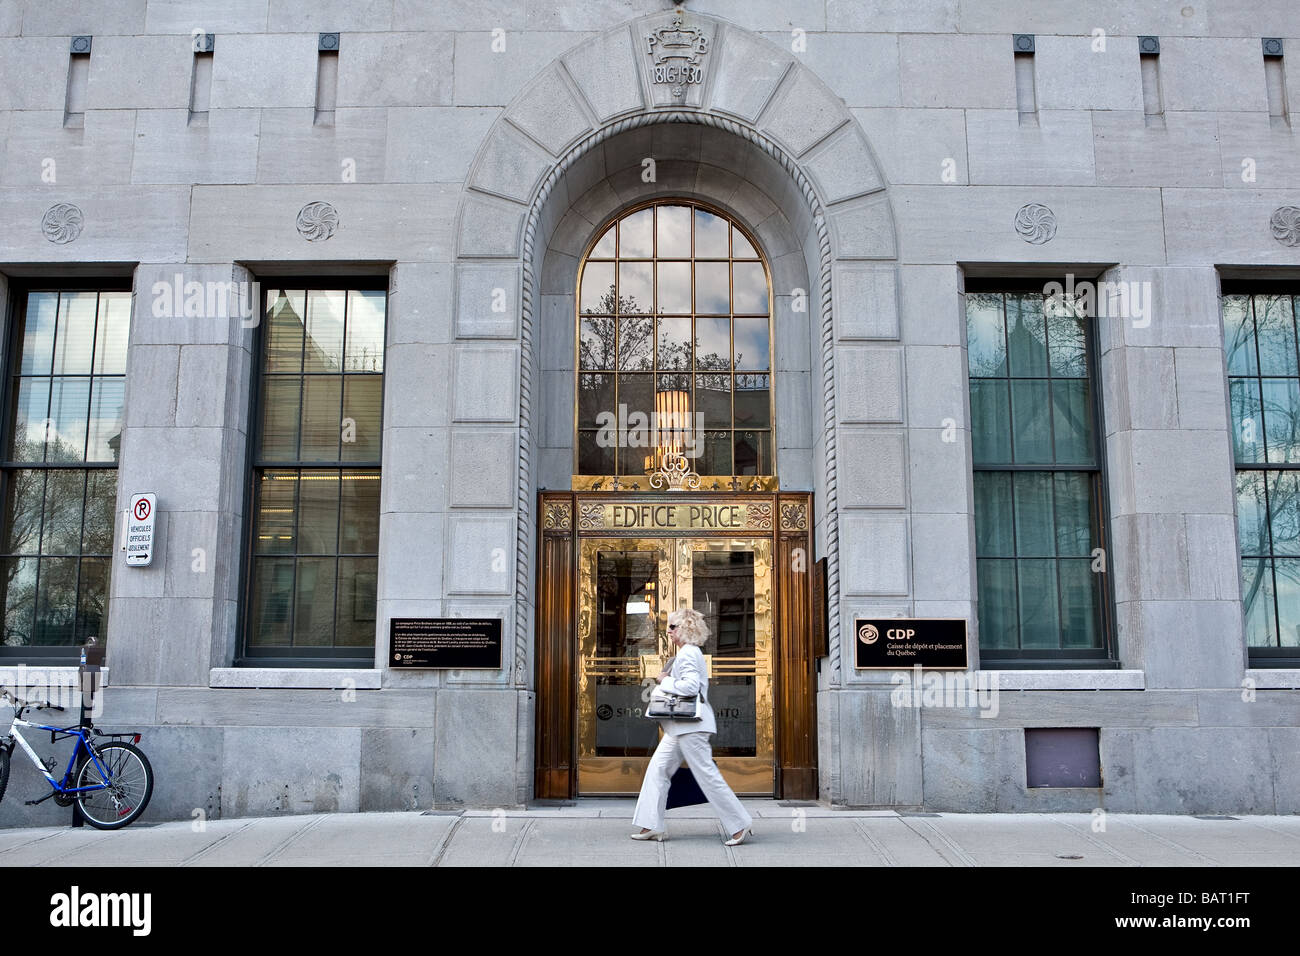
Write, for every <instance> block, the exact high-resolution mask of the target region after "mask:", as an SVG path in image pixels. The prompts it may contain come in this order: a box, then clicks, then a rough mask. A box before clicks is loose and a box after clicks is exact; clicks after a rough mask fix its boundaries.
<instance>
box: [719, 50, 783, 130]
mask: <svg viewBox="0 0 1300 956" xmlns="http://www.w3.org/2000/svg"><path fill="white" fill-rule="evenodd" d="M713 56H714V57H716V59H715V60H714V62H713V77H712V80H711V81H710V82H711V95H710V97H709V107H710V108H711V109H714V110H718V111H719V112H723V113H730V114H731V115H732V116H735V117H737V118H739V119H741V120H744V121H745V122H747V123H750V124H752V123H754V122H755V121H756V120H757V119H758V117H759V114H760V113H761V112H762V110H763V107H764V106H765V105H766V104H767V101H768V100H769V99H771V98H772V91H773V90H775V89H776V88H777V85H778V84H779V83H780V82H781V78H782V77H783V76H785V74H786V73H787V72H788V71H789V69H790V65H791V64H792V63H794V62H795V60H794V57H793V56H792V55H791V54H788V53H785V52H784V51H782V50H781V48H780V47H778V46H777V45H776V44H774V43H770V42H768V41H766V40H764V39H763V38H761V37H757V36H754V35H753V34H752V33H749V32H748V31H746V30H741V29H739V28H736V27H727V28H724V29H723V31H722V41H721V43H719V44H718V48H717V49H715V50H714V52H713Z"/></svg>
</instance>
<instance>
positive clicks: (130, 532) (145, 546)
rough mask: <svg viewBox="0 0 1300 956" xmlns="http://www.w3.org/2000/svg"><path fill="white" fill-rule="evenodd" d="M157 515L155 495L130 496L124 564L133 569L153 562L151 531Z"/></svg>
mask: <svg viewBox="0 0 1300 956" xmlns="http://www.w3.org/2000/svg"><path fill="white" fill-rule="evenodd" d="M157 513H158V498H157V496H156V495H151V494H141V495H132V496H131V506H130V507H129V508H127V511H126V563H127V564H128V565H130V566H131V567H133V568H140V567H144V566H145V565H148V564H150V563H152V562H153V529H154V522H155V520H156V518H157Z"/></svg>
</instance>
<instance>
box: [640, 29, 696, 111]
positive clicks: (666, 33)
mask: <svg viewBox="0 0 1300 956" xmlns="http://www.w3.org/2000/svg"><path fill="white" fill-rule="evenodd" d="M645 41H646V51H647V52H648V53H649V54H650V58H651V66H650V80H651V82H652V83H656V84H660V83H663V84H668V85H670V86H671V87H672V94H673V96H675V97H680V96H683V95H685V93H686V87H688V86H695V85H698V84H699V83H701V82H703V80H704V55H705V54H706V53H708V52H709V38H708V37H707V36H705V34H704V32H703V31H702V30H697V29H694V28H692V27H683V26H682V15H681V13H680V12H679V13H677V14H675V15H674V16H673V25H672V26H671V27H660V28H659V29H658V30H655V31H654V32H653V33H651V34H649V35H648V36H647V37H646V38H645Z"/></svg>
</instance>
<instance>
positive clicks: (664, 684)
mask: <svg viewBox="0 0 1300 956" xmlns="http://www.w3.org/2000/svg"><path fill="white" fill-rule="evenodd" d="M668 673H669V676H667V677H665V678H664V679H663V680H662V681H660V683H659V690H661V691H664V692H665V693H668V694H680V695H682V696H683V697H689V696H691V695H692V694H700V695H701V696H702V698H703V699H702V702H701V707H700V719H699V720H660V721H659V725H660V726H661V727H663V729H664V733H665V734H667V735H668V736H669V737H676V736H677V735H678V734H693V733H697V732H701V731H702V732H704V733H708V734H716V733H717V732H718V724H717V722H716V721H715V720H714V717H713V707H712V705H711V704H710V703H709V700H708V696H709V673H708V671H707V669H706V668H705V666H704V652H703V651H702V650H700V649H699V648H698V647H696V646H695V645H694V644H683V645H682V646H681V649H680V650H679V651H678V652H677V656H676V657H674V658H673V666H672V670H671V671H669V672H668Z"/></svg>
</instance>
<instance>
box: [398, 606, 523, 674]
mask: <svg viewBox="0 0 1300 956" xmlns="http://www.w3.org/2000/svg"><path fill="white" fill-rule="evenodd" d="M388 633H389V637H390V641H389V647H388V663H389V666H390V667H429V668H448V669H452V670H468V669H483V668H499V667H500V666H501V620H500V619H499V618H495V617H492V618H472V617H395V618H393V619H392V620H391V621H390V622H389V626H388Z"/></svg>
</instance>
